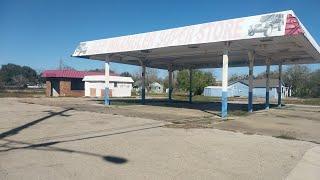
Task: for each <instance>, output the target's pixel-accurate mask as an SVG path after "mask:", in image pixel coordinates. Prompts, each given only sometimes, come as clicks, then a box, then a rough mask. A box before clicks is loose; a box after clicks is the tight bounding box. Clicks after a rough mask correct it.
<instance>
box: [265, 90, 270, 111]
mask: <svg viewBox="0 0 320 180" xmlns="http://www.w3.org/2000/svg"><path fill="white" fill-rule="evenodd" d="M269 97H270V96H269V91H267V92H266V107H265V108H266V109H269V107H270V101H269V99H270V98H269Z"/></svg>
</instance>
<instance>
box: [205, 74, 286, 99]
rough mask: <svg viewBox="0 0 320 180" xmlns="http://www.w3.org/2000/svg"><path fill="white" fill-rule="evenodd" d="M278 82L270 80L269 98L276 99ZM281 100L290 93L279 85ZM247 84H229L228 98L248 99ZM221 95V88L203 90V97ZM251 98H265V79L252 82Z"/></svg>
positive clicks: (214, 87)
mask: <svg viewBox="0 0 320 180" xmlns="http://www.w3.org/2000/svg"><path fill="white" fill-rule="evenodd" d="M278 82H279V81H278V80H277V79H270V82H269V83H270V85H269V96H270V98H273V99H277V98H278V87H279V83H278ZM280 88H281V98H284V97H288V96H289V95H290V94H291V92H290V89H289V88H288V87H285V86H284V84H283V83H281V87H280ZM248 92H249V82H248V80H239V81H235V82H232V83H230V84H229V86H228V97H248ZM221 93H222V89H221V86H207V87H205V88H204V91H203V95H204V96H216V97H220V96H221ZM252 94H253V97H261V98H264V97H265V96H266V79H255V80H253V91H252Z"/></svg>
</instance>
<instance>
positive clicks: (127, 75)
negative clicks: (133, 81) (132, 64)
mask: <svg viewBox="0 0 320 180" xmlns="http://www.w3.org/2000/svg"><path fill="white" fill-rule="evenodd" d="M120 76H123V77H132V75H131V74H130V73H129V72H127V71H126V72H122V73H121V74H120Z"/></svg>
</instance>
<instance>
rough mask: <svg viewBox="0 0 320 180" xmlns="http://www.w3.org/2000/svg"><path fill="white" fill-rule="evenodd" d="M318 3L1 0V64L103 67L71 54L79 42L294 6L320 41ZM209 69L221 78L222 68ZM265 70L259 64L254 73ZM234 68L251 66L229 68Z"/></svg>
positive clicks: (241, 71)
mask: <svg viewBox="0 0 320 180" xmlns="http://www.w3.org/2000/svg"><path fill="white" fill-rule="evenodd" d="M319 7H320V1H319V0H309V1H308V0H304V1H298V0H290V1H289V0H281V1H280V0H268V1H263V0H255V1H253V0H242V1H239V0H228V1H221V0H219V1H214V0H195V1H192V0H182V1H174V0H158V1H151V0H143V1H142V0H141V1H139V0H136V1H132V0H127V1H124V0H109V1H108V0H90V1H88V0H28V1H24V0H20V1H18V0H0V64H7V63H15V64H19V65H27V66H30V67H32V68H34V69H36V70H38V71H42V70H46V69H56V68H57V67H58V66H59V62H60V59H62V60H63V62H64V63H65V64H66V65H68V66H71V67H74V68H76V69H78V70H89V69H95V68H103V67H104V64H103V62H101V61H94V60H86V59H79V58H73V57H70V56H71V54H72V53H73V51H74V50H75V48H76V47H77V45H78V43H79V42H81V41H87V40H95V39H102V38H109V37H116V36H121V35H129V34H135V33H142V32H148V31H155V30H161V29H167V28H174V27H180V26H186V25H192V24H199V23H205V22H211V21H217V20H224V19H230V18H237V17H243V16H251V15H258V14H264V13H270V12H277V11H284V10H290V9H291V10H293V11H294V12H295V14H296V15H297V16H298V17H299V19H300V20H301V21H302V23H303V24H304V25H305V27H306V28H307V29H308V31H309V32H310V33H311V35H312V36H313V37H314V38H315V40H316V41H317V42H318V44H319V43H320V15H319ZM309 67H310V68H311V69H312V70H315V69H320V64H315V65H309ZM111 69H113V70H115V71H116V72H118V73H121V72H124V71H128V72H130V73H135V72H137V71H138V70H139V67H137V66H129V65H122V64H116V63H112V64H111ZM276 69H277V67H276V66H273V67H271V70H276ZM210 71H212V72H213V73H214V75H215V76H216V77H217V79H221V69H210ZM263 71H265V67H255V68H254V74H257V73H260V72H263ZM234 73H237V74H246V73H248V68H230V69H229V74H230V75H232V74H234ZM159 75H160V76H161V77H165V76H166V75H167V71H164V70H161V71H159Z"/></svg>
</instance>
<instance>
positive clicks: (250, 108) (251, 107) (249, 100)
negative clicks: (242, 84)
mask: <svg viewBox="0 0 320 180" xmlns="http://www.w3.org/2000/svg"><path fill="white" fill-rule="evenodd" d="M252 98H253V97H252V92H249V98H248V112H252V111H253V105H252Z"/></svg>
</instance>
